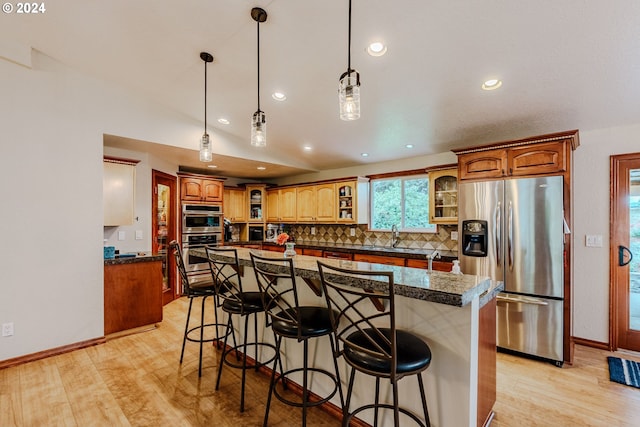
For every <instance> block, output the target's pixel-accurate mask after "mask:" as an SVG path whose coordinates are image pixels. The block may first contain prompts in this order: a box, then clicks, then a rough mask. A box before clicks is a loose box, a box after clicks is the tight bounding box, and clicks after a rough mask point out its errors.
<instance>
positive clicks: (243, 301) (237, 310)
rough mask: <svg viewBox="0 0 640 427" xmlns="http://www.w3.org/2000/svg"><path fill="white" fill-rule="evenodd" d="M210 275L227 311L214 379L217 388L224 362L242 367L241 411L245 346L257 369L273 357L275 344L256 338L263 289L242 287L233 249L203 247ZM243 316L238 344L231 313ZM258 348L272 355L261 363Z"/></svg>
mask: <svg viewBox="0 0 640 427" xmlns="http://www.w3.org/2000/svg"><path fill="white" fill-rule="evenodd" d="M205 251H206V253H207V259H208V260H209V267H210V268H211V275H212V277H213V280H214V282H215V283H216V285H217V287H218V289H221V290H224V291H225V292H220V293H219V296H220V298H221V299H222V310H223V311H225V312H226V313H228V315H229V316H228V317H229V321H228V322H227V329H226V333H225V339H224V344H223V347H222V349H223V350H222V358H221V361H220V363H219V366H218V379H217V380H216V390H218V389H219V388H220V378H222V366H223V365H225V364H226V365H227V366H231V367H232V368H237V369H242V391H241V393H240V412H244V390H245V380H246V372H247V348H248V347H253V348H254V363H253V367H254V368H255V370H256V371H257V370H258V369H259V368H260V367H261V366H263V365H266V364H268V363H270V362H271V361H273V360H275V358H276V353H277V351H276V347H275V346H274V345H273V344H271V343H265V342H260V341H258V316H257V315H258V313H261V312H264V311H265V310H264V304H263V298H262V292H259V291H245V290H243V288H242V277H241V274H240V264H239V263H238V251H237V250H236V249H233V248H215V247H209V246H206V247H205ZM232 315H239V316H240V318H243V317H245V321H244V337H243V343H242V344H241V345H237V343H236V341H235V334H234V332H233V331H234V329H233V316H232ZM250 315H253V328H254V341H253V342H247V335H248V330H249V319H248V316H250ZM229 335H231V336H232V337H233V347H227V337H228V336H229ZM240 348H242V356H241V357H242V362H241V363H239V359H240V357H239V356H238V354H239V350H240ZM258 348H271V349H272V350H273V352H274V355H273V357H271V358H269V359H268V360H265V361H263V362H261V361H259V360H258ZM231 353H233V354H235V356H236V357H235V359H236V361H235V362H234V361H232V360H229V359H228V358H227V356H228V355H229V354H231Z"/></svg>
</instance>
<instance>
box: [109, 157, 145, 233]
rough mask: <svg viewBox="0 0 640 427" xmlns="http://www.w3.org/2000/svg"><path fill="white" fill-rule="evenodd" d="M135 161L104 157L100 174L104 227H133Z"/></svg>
mask: <svg viewBox="0 0 640 427" xmlns="http://www.w3.org/2000/svg"><path fill="white" fill-rule="evenodd" d="M136 163H137V161H135V160H126V159H116V158H111V157H105V158H104V162H103V173H102V205H103V210H104V226H105V227H109V226H119V225H133V217H134V208H135V205H134V204H135V182H136Z"/></svg>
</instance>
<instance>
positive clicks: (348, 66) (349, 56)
mask: <svg viewBox="0 0 640 427" xmlns="http://www.w3.org/2000/svg"><path fill="white" fill-rule="evenodd" d="M347 50H348V52H347V75H348V76H351V0H349V42H348V49H347Z"/></svg>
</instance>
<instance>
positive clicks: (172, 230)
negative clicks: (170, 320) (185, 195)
mask: <svg viewBox="0 0 640 427" xmlns="http://www.w3.org/2000/svg"><path fill="white" fill-rule="evenodd" d="M151 175H152V177H151V181H152V186H153V188H152V190H151V195H152V199H151V227H152V234H151V236H152V237H151V238H152V242H151V246H152V252H153V253H157V254H160V255H163V256H164V259H163V260H162V304H163V305H164V304H167V303H169V302H171V301H173V300H174V299H175V298H177V297H178V295H179V291H178V287H177V285H176V282H177V280H176V263H175V260H174V259H173V255H172V254H171V253H169V243H170V242H171V241H172V240H175V239H176V238H177V233H176V225H177V224H178V221H179V218H178V207H177V206H178V194H177V191H176V187H177V185H176V177H175V176H172V175H169V174H166V173H163V172H160V171H157V170H153V171H152V173H151Z"/></svg>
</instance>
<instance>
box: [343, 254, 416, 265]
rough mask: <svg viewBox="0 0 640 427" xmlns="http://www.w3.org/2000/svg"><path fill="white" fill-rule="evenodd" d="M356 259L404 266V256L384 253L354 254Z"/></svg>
mask: <svg viewBox="0 0 640 427" xmlns="http://www.w3.org/2000/svg"><path fill="white" fill-rule="evenodd" d="M353 260H354V261H362V262H370V263H373V264H385V265H396V266H400V267H404V258H397V257H388V256H382V255H369V254H353Z"/></svg>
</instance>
